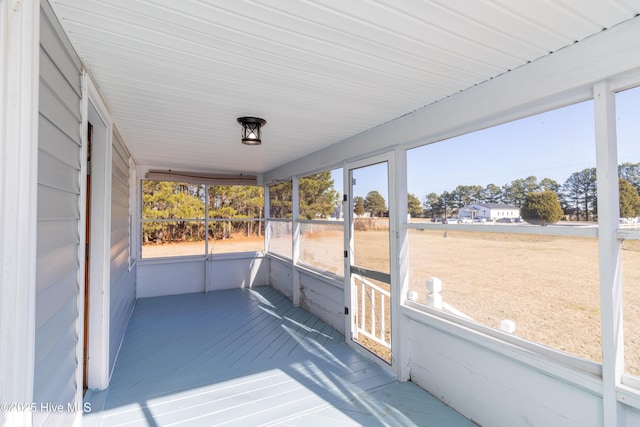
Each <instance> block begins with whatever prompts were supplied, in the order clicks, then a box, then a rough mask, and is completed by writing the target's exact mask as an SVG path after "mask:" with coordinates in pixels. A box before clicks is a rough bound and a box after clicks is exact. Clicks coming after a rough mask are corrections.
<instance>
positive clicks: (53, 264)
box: [36, 244, 78, 292]
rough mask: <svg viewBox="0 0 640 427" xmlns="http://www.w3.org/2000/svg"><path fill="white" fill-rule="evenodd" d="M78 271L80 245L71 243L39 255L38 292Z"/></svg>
mask: <svg viewBox="0 0 640 427" xmlns="http://www.w3.org/2000/svg"><path fill="white" fill-rule="evenodd" d="M77 271H78V245H77V244H71V245H66V246H62V247H59V248H57V249H55V250H53V249H52V250H50V251H48V252H47V253H45V254H40V255H38V260H37V264H36V292H41V291H42V290H44V289H46V288H47V287H49V286H51V285H52V284H54V283H57V282H58V281H60V280H61V279H62V278H63V277H67V276H68V275H70V274H74V275H75V274H76V272H77Z"/></svg>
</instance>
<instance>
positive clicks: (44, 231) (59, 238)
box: [37, 219, 80, 255]
mask: <svg viewBox="0 0 640 427" xmlns="http://www.w3.org/2000/svg"><path fill="white" fill-rule="evenodd" d="M37 241H38V244H37V253H38V255H41V254H47V253H49V252H51V251H55V250H57V249H58V248H61V247H66V246H69V245H77V244H78V243H79V242H80V236H79V235H78V222H77V220H75V219H64V220H59V221H56V220H52V221H39V222H38V237H37Z"/></svg>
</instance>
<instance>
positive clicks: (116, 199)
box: [111, 191, 129, 218]
mask: <svg viewBox="0 0 640 427" xmlns="http://www.w3.org/2000/svg"><path fill="white" fill-rule="evenodd" d="M128 201H129V198H128V197H127V195H126V194H123V193H122V192H120V191H113V192H112V193H111V209H112V212H111V215H112V217H115V218H118V217H120V218H123V217H124V218H128V217H129V203H127V202H128ZM114 209H115V212H114V211H113V210H114Z"/></svg>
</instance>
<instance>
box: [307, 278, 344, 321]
mask: <svg viewBox="0 0 640 427" xmlns="http://www.w3.org/2000/svg"><path fill="white" fill-rule="evenodd" d="M300 305H301V306H302V307H304V308H306V309H307V310H309V311H310V312H311V313H313V314H314V315H316V316H317V317H318V318H320V319H321V320H322V321H324V322H325V323H327V324H329V325H330V326H331V327H333V328H334V329H335V330H337V331H340V332H341V333H343V334H344V317H345V314H344V306H345V304H344V289H343V285H342V284H340V285H338V284H335V283H330V282H329V280H328V279H324V278H322V277H319V276H318V275H317V274H313V273H308V272H306V271H304V270H301V271H300Z"/></svg>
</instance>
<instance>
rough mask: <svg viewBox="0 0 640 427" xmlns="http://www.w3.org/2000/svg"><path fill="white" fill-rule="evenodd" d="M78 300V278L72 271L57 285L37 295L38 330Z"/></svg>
mask: <svg viewBox="0 0 640 427" xmlns="http://www.w3.org/2000/svg"><path fill="white" fill-rule="evenodd" d="M77 298H78V286H77V276H76V271H75V270H70V271H68V272H67V274H66V275H65V276H62V277H60V278H59V280H57V281H56V282H55V283H52V284H51V285H50V286H48V287H46V288H44V289H42V291H40V292H38V294H37V295H36V329H40V328H41V327H43V326H44V324H45V323H46V322H48V321H49V320H51V319H52V318H53V317H54V316H55V315H56V314H57V313H58V312H60V311H61V310H63V309H64V307H65V305H67V304H69V302H70V301H75V300H76V299H77Z"/></svg>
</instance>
